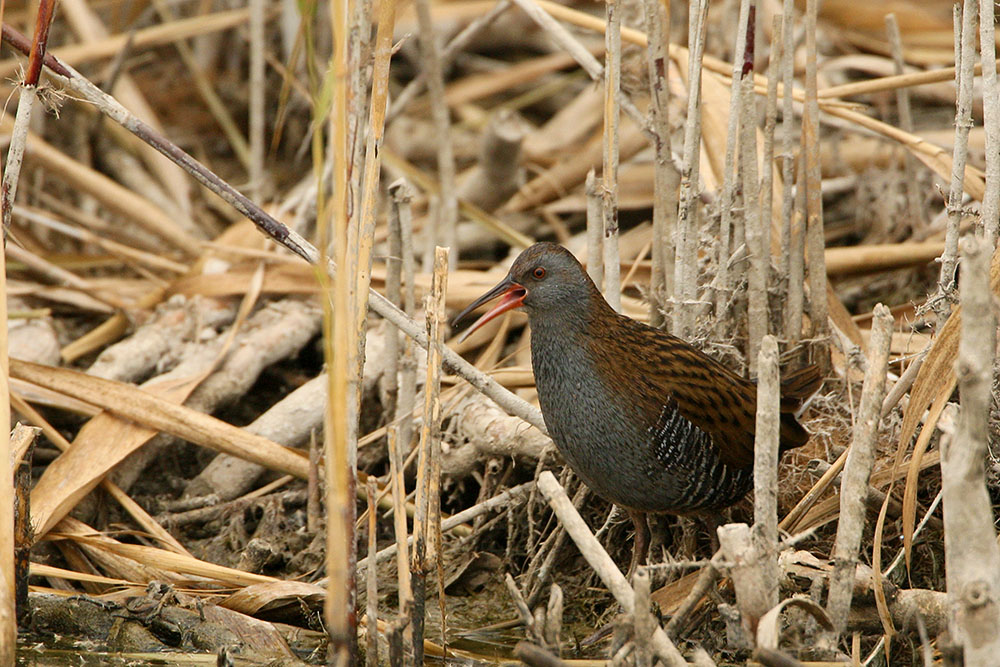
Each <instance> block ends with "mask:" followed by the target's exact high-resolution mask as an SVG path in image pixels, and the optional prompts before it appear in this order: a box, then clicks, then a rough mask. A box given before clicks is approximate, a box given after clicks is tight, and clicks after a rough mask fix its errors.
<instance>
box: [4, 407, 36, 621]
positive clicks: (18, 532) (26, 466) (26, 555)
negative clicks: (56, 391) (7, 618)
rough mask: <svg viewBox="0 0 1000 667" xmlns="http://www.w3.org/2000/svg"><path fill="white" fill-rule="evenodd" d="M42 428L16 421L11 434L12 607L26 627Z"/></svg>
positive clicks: (28, 611)
mask: <svg viewBox="0 0 1000 667" xmlns="http://www.w3.org/2000/svg"><path fill="white" fill-rule="evenodd" d="M40 433H41V429H39V428H35V427H28V426H23V425H21V424H20V423H18V424H17V425H16V426H15V427H14V431H13V432H12V433H11V434H10V446H11V451H12V453H14V455H15V456H14V458H13V459H12V464H13V466H14V470H13V475H14V507H13V511H14V534H13V536H12V537H13V540H14V607H15V610H16V614H17V625H18V627H27V625H28V622H29V621H30V618H31V609H30V608H29V606H28V572H29V570H30V566H29V563H30V559H31V545H32V542H33V539H32V534H31V459H32V456H33V454H34V450H35V442H36V441H37V439H38V435H39V434H40Z"/></svg>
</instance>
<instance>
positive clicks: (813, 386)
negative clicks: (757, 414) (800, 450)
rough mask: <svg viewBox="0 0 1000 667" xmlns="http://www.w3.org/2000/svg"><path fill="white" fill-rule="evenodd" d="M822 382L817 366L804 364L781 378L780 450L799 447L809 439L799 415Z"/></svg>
mask: <svg viewBox="0 0 1000 667" xmlns="http://www.w3.org/2000/svg"><path fill="white" fill-rule="evenodd" d="M822 384H823V375H822V373H821V372H820V369H819V366H806V367H805V368H800V369H798V370H796V371H792V372H790V373H785V374H784V375H783V376H782V378H781V412H782V413H783V414H782V415H781V451H782V452H784V451H787V450H789V449H794V448H795V447H801V446H802V445H804V444H806V442H807V441H808V440H809V432H808V431H806V430H805V429H804V428H803V427H802V425H801V424H799V420H798V418H799V415H801V414H802V412H803V411H805V409H806V407H807V406H808V405H809V401H810V399H812V397H813V396H814V395H815V394H816V392H817V391H818V390H819V388H820V385H822Z"/></svg>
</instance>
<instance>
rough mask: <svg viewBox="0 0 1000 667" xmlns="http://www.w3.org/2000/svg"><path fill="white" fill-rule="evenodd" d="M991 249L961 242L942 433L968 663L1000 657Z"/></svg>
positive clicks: (955, 583)
mask: <svg viewBox="0 0 1000 667" xmlns="http://www.w3.org/2000/svg"><path fill="white" fill-rule="evenodd" d="M966 10H967V11H968V10H969V7H968V4H967V5H966ZM992 251H993V247H992V246H990V245H987V244H986V243H985V242H984V241H983V240H981V239H978V238H973V237H967V238H966V239H965V240H963V242H962V254H963V257H962V276H961V281H960V292H961V298H962V334H961V340H960V341H959V346H958V362H957V364H956V372H957V375H958V378H959V392H960V395H961V410H960V412H959V418H958V429H957V431H956V433H955V434H954V436H952V435H951V434H946V435H945V436H944V437H943V438H942V440H941V486H942V491H943V494H944V546H945V554H946V555H947V558H946V561H945V575H946V577H947V582H948V599H949V602H950V603H951V606H952V616H951V618H950V622H949V630H950V633H951V637H952V639H953V641H954V642H955V644H957V645H960V646H962V648H963V649H964V655H963V657H964V659H965V664H966V665H990V664H995V662H996V656H997V654H998V652H1000V613H998V605H1000V547H998V545H997V539H996V530H995V528H994V525H993V510H992V503H991V501H990V498H989V493H988V491H987V488H986V480H985V471H984V469H983V461H985V460H986V456H987V447H988V444H987V443H988V438H989V416H990V409H991V405H992V402H993V400H992V395H991V390H992V386H993V360H994V359H993V356H994V351H995V346H996V314H995V311H994V306H993V292H992V290H990V280H989V274H990V258H991V255H992Z"/></svg>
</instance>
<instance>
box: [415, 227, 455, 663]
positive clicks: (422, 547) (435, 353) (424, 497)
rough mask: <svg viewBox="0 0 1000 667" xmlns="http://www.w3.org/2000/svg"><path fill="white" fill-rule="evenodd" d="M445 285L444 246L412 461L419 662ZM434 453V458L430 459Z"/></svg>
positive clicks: (433, 510) (434, 516)
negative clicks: (417, 447)
mask: <svg viewBox="0 0 1000 667" xmlns="http://www.w3.org/2000/svg"><path fill="white" fill-rule="evenodd" d="M447 286H448V248H441V247H437V248H435V249H434V275H433V278H432V281H431V291H430V294H429V295H428V296H427V303H426V306H425V310H426V312H427V323H428V329H429V340H430V346H429V347H428V349H427V379H426V381H425V383H424V418H423V421H422V423H421V428H420V455H419V456H420V458H419V461H418V465H417V490H416V497H415V501H414V504H415V505H416V512H415V513H414V515H413V537H414V541H413V557H412V559H411V561H410V581H411V587H412V588H413V597H414V605H413V616H412V626H413V656H414V663H415V664H418V665H421V664H423V650H424V648H423V647H424V636H423V635H424V605H425V602H426V586H427V571H428V569H429V566H430V565H431V564H434V563H436V562H437V559H438V558H439V556H440V553H439V546H438V544H437V540H438V538H437V535H439V531H440V525H441V516H440V505H438V504H437V503H440V491H439V492H438V493H437V503H435V498H434V496H435V494H434V490H435V489H437V490H440V480H439V481H438V483H435V482H434V481H433V480H434V477H433V475H434V470H435V469H436V470H437V471H438V475H440V470H441V468H440V453H439V448H440V433H439V428H440V419H441V347H442V346H443V340H442V339H443V336H444V328H445V326H446V325H445V317H446V314H445V297H446V290H447ZM435 458H437V459H438V462H437V463H435ZM435 524H436V525H435Z"/></svg>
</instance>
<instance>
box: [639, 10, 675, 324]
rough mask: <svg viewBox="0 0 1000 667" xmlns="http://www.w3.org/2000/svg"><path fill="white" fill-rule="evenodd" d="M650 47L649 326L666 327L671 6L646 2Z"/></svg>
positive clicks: (671, 170) (671, 183)
mask: <svg viewBox="0 0 1000 667" xmlns="http://www.w3.org/2000/svg"><path fill="white" fill-rule="evenodd" d="M642 6H643V10H644V12H645V21H646V34H647V35H649V40H648V42H649V44H648V47H647V53H646V62H647V67H648V70H649V71H648V76H649V92H650V95H649V97H650V103H649V113H650V125H651V130H652V133H653V149H654V160H655V162H654V164H655V166H654V176H653V245H652V248H651V250H650V253H651V255H652V260H653V261H652V270H651V276H650V280H649V324H650V326H653V327H658V328H659V327H662V326H663V325H664V324H665V322H666V319H665V317H664V313H663V309H664V305H665V300H666V299H667V298H668V296H669V295H671V294H672V293H673V291H674V288H673V281H674V248H673V241H672V239H671V238H670V237H671V234H672V230H671V229H670V226H671V225H670V222H671V220H672V216H673V214H674V212H675V211H676V210H677V186H678V183H679V180H680V174H679V173H678V172H677V167H676V166H675V165H674V160H673V156H672V155H671V150H670V81H669V72H670V62H669V53H670V3H669V2H667V3H661V2H660V0H643V3H642Z"/></svg>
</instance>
